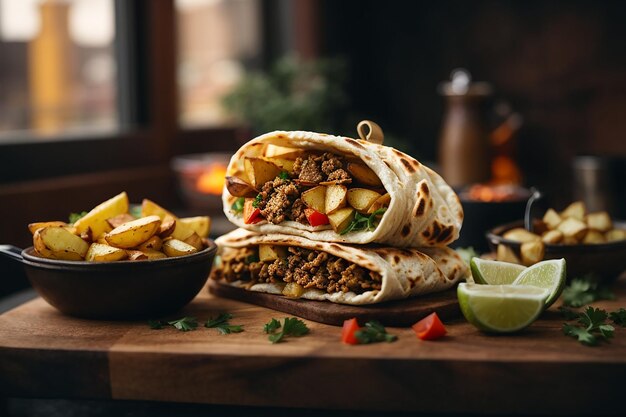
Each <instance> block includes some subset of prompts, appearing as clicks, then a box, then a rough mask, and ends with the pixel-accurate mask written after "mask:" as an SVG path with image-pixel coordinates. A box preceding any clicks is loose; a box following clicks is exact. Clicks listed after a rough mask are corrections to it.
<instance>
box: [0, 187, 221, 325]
mask: <svg viewBox="0 0 626 417" xmlns="http://www.w3.org/2000/svg"><path fill="white" fill-rule="evenodd" d="M130 208H131V207H130V205H129V203H128V196H127V195H126V193H121V194H119V195H117V196H115V197H113V198H111V199H109V200H107V201H105V202H103V203H102V204H100V205H98V206H97V207H95V208H94V209H92V210H91V211H90V212H88V213H85V214H84V215H83V216H82V217H81V218H79V219H77V220H76V221H75V222H74V223H71V224H70V223H65V222H61V221H52V222H38V223H32V224H30V225H29V230H30V231H31V233H32V235H33V246H32V247H29V248H26V249H24V250H20V249H18V248H15V247H10V246H3V247H2V248H1V249H2V250H1V251H0V252H1V253H3V254H5V255H8V256H10V257H12V258H14V259H16V260H18V261H20V262H21V263H22V264H23V265H24V269H25V271H26V275H27V276H28V279H29V280H30V282H31V284H32V286H33V288H35V290H36V291H37V292H38V293H39V295H41V297H42V298H43V299H45V300H46V301H47V302H48V303H49V304H50V305H52V306H53V307H55V308H57V309H58V310H60V311H61V312H63V313H65V314H69V315H73V316H77V317H84V318H93V319H135V318H149V317H158V316H161V315H164V314H168V313H171V312H174V311H176V310H178V309H180V308H182V307H183V306H184V305H186V304H187V303H189V302H190V301H191V300H192V299H193V298H194V297H195V296H196V295H197V294H198V292H199V291H200V290H201V289H202V287H203V286H204V285H205V283H206V281H207V278H208V276H209V273H210V270H211V266H212V264H213V259H214V257H215V254H216V252H217V246H216V245H215V243H214V242H213V241H211V240H209V239H208V238H207V236H208V233H209V229H210V218H209V217H205V216H199V217H191V218H178V217H176V216H175V215H174V214H172V213H171V212H169V211H167V210H165V209H164V208H163V207H161V206H159V205H158V204H156V203H154V202H152V201H150V200H147V199H146V200H143V203H142V205H141V206H140V207H138V210H129V209H130ZM131 211H133V213H132V214H131Z"/></svg>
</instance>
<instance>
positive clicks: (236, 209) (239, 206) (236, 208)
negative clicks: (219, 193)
mask: <svg viewBox="0 0 626 417" xmlns="http://www.w3.org/2000/svg"><path fill="white" fill-rule="evenodd" d="M245 203H246V199H245V198H243V197H239V198H238V199H237V200H235V202H234V203H233V205H232V206H230V209H231V211H232V212H233V213H235V214H240V213H243V206H244V204H245Z"/></svg>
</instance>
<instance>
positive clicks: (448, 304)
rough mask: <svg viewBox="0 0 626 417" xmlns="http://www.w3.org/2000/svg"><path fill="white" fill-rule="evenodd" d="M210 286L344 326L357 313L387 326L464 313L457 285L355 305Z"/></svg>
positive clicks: (213, 290)
mask: <svg viewBox="0 0 626 417" xmlns="http://www.w3.org/2000/svg"><path fill="white" fill-rule="evenodd" d="M208 287H209V291H210V292H211V293H212V294H215V295H217V296H219V297H225V298H232V299H233V300H239V301H243V302H246V303H251V304H255V305H258V306H261V307H266V308H270V309H272V310H277V311H282V312H283V313H287V314H290V315H294V316H298V317H301V318H305V319H307V320H312V321H316V322H318V323H324V324H331V325H333V326H341V325H342V324H343V322H344V321H345V320H348V319H351V318H353V317H356V318H358V319H359V322H360V323H365V322H367V321H370V320H377V321H379V322H381V323H382V324H384V325H385V326H396V327H408V326H411V325H412V324H414V323H415V322H417V321H418V320H420V319H421V318H424V317H426V316H427V315H429V314H430V313H433V312H436V313H437V315H438V316H439V318H440V319H442V320H447V319H452V318H456V317H458V316H459V314H460V313H461V310H460V308H459V303H458V301H457V297H456V289H452V290H448V291H445V292H440V293H435V294H426V295H423V296H419V297H414V298H409V299H406V300H398V301H390V302H386V303H381V304H372V305H367V306H352V305H345V304H336V303H331V302H328V301H312V300H304V299H293V298H287V297H284V296H281V295H276V294H265V293H260V292H255V291H246V290H243V289H240V288H235V287H232V286H230V285H225V284H222V283H220V282H217V281H215V280H212V279H210V280H209V286H208Z"/></svg>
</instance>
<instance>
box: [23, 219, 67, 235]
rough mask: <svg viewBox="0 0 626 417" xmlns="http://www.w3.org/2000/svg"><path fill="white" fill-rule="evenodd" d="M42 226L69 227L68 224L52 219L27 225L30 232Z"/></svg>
mask: <svg viewBox="0 0 626 417" xmlns="http://www.w3.org/2000/svg"><path fill="white" fill-rule="evenodd" d="M44 227H66V228H67V227H70V225H69V224H67V223H65V222H61V221H52V222H36V223H31V224H29V225H28V230H29V231H30V233H31V234H33V235H34V234H35V232H36V231H37V230H39V229H43V228H44Z"/></svg>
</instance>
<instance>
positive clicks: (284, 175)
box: [278, 171, 291, 180]
mask: <svg viewBox="0 0 626 417" xmlns="http://www.w3.org/2000/svg"><path fill="white" fill-rule="evenodd" d="M278 178H280V179H281V180H290V179H291V177H290V176H289V173H288V172H287V171H281V172H280V174H278Z"/></svg>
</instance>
